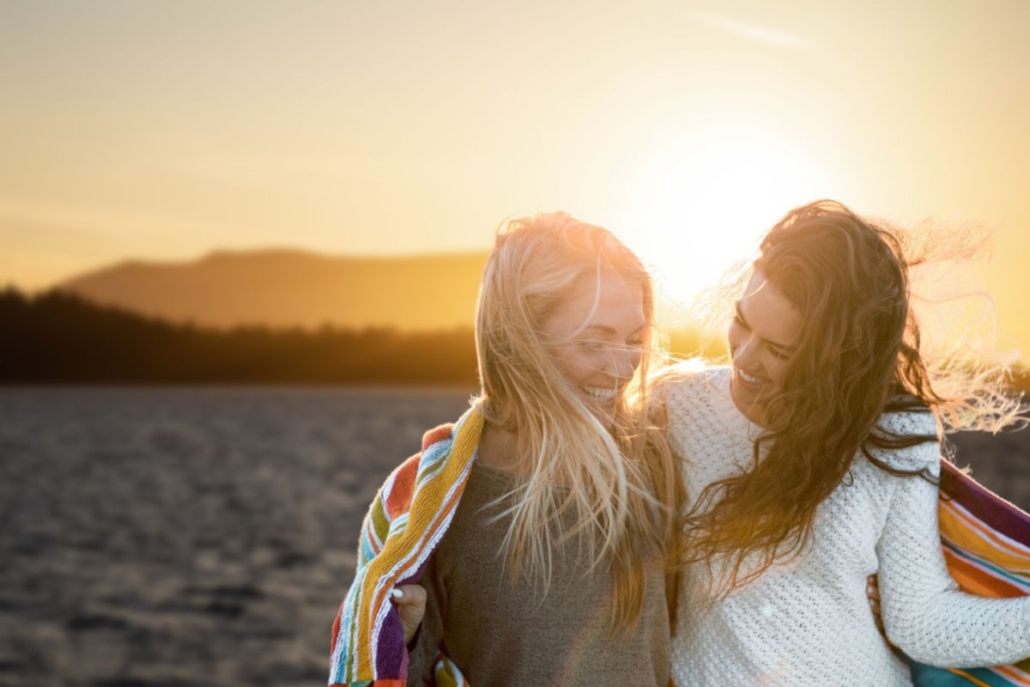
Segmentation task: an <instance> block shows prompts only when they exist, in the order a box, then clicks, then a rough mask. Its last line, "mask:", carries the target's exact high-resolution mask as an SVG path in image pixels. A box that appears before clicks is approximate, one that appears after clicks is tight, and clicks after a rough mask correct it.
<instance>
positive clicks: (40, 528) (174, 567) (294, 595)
mask: <svg viewBox="0 0 1030 687" xmlns="http://www.w3.org/2000/svg"><path fill="white" fill-rule="evenodd" d="M468 397H469V393H468V392H455V391H442V392H432V391H421V390H415V391H412V390H394V391H384V390H283V389H268V390H260V389H259V390H252V389H200V390H197V389H182V390H176V389H172V390H169V389H160V390H146V389H140V390H136V389H132V390H129V389H120V390H86V389H63V390H62V389H55V390H16V389H14V390H12V389H8V390H0V685H94V686H98V687H99V686H101V685H103V686H106V687H114V686H123V687H127V686H128V685H153V686H157V685H162V686H168V685H292V684H297V685H299V684H306V685H315V684H324V683H325V678H326V675H327V665H328V662H327V661H328V659H327V656H328V646H329V634H330V627H331V624H332V621H333V618H334V616H335V612H336V606H337V604H339V602H340V601H341V599H342V596H343V593H344V592H345V591H346V588H347V586H348V584H349V582H350V579H351V575H352V568H353V564H354V550H355V548H356V541H357V532H358V526H359V524H360V521H361V518H362V517H363V515H364V510H365V508H366V507H367V505H368V502H369V501H370V500H371V498H372V497H373V495H374V493H375V490H376V489H377V488H378V486H379V484H380V483H381V482H382V479H383V478H384V477H385V475H386V474H387V473H388V471H389V470H390V469H391V468H392V467H393V466H394V465H396V464H397V463H398V462H400V460H402V459H403V458H404V457H406V456H408V455H410V454H411V453H413V452H415V451H416V450H417V449H418V447H419V444H420V440H421V435H422V432H423V431H424V430H425V429H427V428H429V427H432V426H434V425H436V424H439V423H441V422H445V421H448V420H451V419H454V418H456V417H457V416H458V415H459V414H460V413H461V411H462V410H463V409H464V408H466V407H467V405H468Z"/></svg>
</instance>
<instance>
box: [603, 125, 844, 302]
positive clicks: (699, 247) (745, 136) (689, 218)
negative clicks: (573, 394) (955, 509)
mask: <svg viewBox="0 0 1030 687" xmlns="http://www.w3.org/2000/svg"><path fill="white" fill-rule="evenodd" d="M642 148H643V146H642ZM646 149H647V152H646V153H645V154H643V156H642V157H641V159H640V161H639V164H637V165H636V166H635V167H634V168H633V169H630V170H628V171H627V175H628V178H627V182H626V195H627V204H626V206H625V210H624V212H625V216H624V217H623V218H622V221H621V222H620V224H621V225H622V226H625V227H627V228H628V229H629V230H628V231H627V232H626V233H625V240H626V241H627V243H628V244H630V246H631V247H632V248H633V249H634V250H635V251H636V252H637V253H638V254H639V255H640V256H641V257H642V258H643V259H644V260H645V261H646V262H647V263H649V264H651V265H653V266H654V269H655V272H656V278H657V280H658V282H659V285H660V287H661V289H662V290H663V291H665V292H667V293H668V295H669V296H671V297H672V298H674V299H678V300H680V301H684V302H686V301H689V300H690V299H691V298H692V297H693V296H694V295H696V294H697V293H698V292H699V291H700V290H702V289H703V288H705V286H706V285H708V284H710V283H711V282H713V281H716V280H717V279H718V278H719V276H720V274H721V273H722V271H723V270H724V269H725V268H726V267H728V266H729V265H730V264H732V263H733V262H735V261H737V260H741V259H742V258H746V257H748V256H749V255H750V253H751V252H752V251H753V250H754V249H755V248H756V247H757V240H758V238H759V237H760V236H761V235H762V234H763V233H764V232H765V231H766V230H767V229H768V228H769V227H770V226H772V224H773V223H775V222H776V221H777V220H778V219H779V218H780V217H781V216H782V215H783V213H784V212H786V211H787V210H788V209H790V208H791V207H793V206H795V205H798V204H800V203H803V202H808V201H811V200H813V199H815V198H819V197H821V196H823V195H827V188H826V184H825V181H826V180H825V174H826V173H825V170H822V169H820V168H819V166H818V165H817V164H816V163H815V162H814V161H813V160H811V159H809V158H808V157H806V156H805V155H804V154H803V153H802V151H801V150H800V149H797V148H792V147H791V146H790V145H789V144H788V142H786V141H782V140H780V139H779V138H778V137H777V136H776V135H774V134H773V133H772V132H768V131H762V130H758V129H743V128H735V127H726V126H722V127H710V128H704V129H699V130H697V131H693V132H689V133H688V132H685V133H683V134H682V135H680V136H678V137H669V138H662V139H655V140H653V141H650V145H648V146H646ZM820 191H822V192H820ZM674 315H675V313H674Z"/></svg>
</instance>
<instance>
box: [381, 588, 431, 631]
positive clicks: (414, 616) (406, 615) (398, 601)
mask: <svg viewBox="0 0 1030 687" xmlns="http://www.w3.org/2000/svg"><path fill="white" fill-rule="evenodd" d="M390 600H391V601H392V602H393V604H394V606H396V607H397V612H398V613H400V616H401V625H402V626H403V627H404V643H405V644H411V640H412V639H413V638H414V637H415V633H416V632H417V631H418V628H419V625H421V624H422V618H424V617H425V615H426V590H425V588H424V587H422V586H420V585H417V584H404V585H401V586H399V587H395V588H394V589H392V590H391V591H390Z"/></svg>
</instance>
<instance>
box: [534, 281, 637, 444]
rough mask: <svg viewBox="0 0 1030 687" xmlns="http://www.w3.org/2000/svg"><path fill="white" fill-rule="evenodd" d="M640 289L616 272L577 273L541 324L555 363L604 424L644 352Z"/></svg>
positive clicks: (611, 414)
mask: <svg viewBox="0 0 1030 687" xmlns="http://www.w3.org/2000/svg"><path fill="white" fill-rule="evenodd" d="M649 326H650V322H648V319H647V315H646V312H645V308H644V289H643V287H642V286H641V285H640V284H637V283H633V282H631V281H627V280H626V279H624V278H623V277H622V276H620V275H619V274H617V273H615V272H612V271H604V272H602V273H601V275H600V278H597V277H595V276H594V275H585V276H583V277H581V278H580V279H579V280H578V281H577V282H576V283H575V284H574V286H573V288H572V289H571V290H570V291H569V293H568V294H567V295H566V296H565V297H564V298H563V299H562V300H561V302H560V303H559V304H558V306H557V308H555V310H554V311H553V312H552V313H550V315H549V316H548V317H547V319H546V320H545V321H544V322H543V325H542V327H541V333H542V334H543V337H544V341H545V342H546V343H547V345H548V348H549V350H550V351H551V352H552V354H553V355H554V356H555V359H556V361H557V363H558V367H559V368H560V369H561V371H562V373H563V374H564V376H565V378H566V379H567V380H568V381H569V382H571V383H572V385H573V386H574V388H575V389H576V393H577V394H578V395H579V397H580V398H581V399H582V400H583V401H584V402H585V403H586V404H587V407H589V408H590V409H591V410H592V411H593V412H594V414H595V415H596V416H597V417H598V419H600V420H601V423H602V424H603V425H605V426H609V425H610V424H611V420H612V418H613V417H614V413H615V408H616V406H617V404H618V400H619V395H620V394H621V393H622V391H623V389H624V388H625V386H626V384H627V383H628V382H629V381H630V379H631V378H632V377H633V374H634V373H635V372H636V370H637V367H639V365H640V361H641V358H642V355H643V350H642V345H643V341H644V338H645V335H646V333H647V328H648V327H649Z"/></svg>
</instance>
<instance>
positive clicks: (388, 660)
mask: <svg viewBox="0 0 1030 687" xmlns="http://www.w3.org/2000/svg"><path fill="white" fill-rule="evenodd" d="M387 603H390V602H389V601H388V602H387ZM391 606H392V604H391ZM407 669H408V648H407V646H405V644H404V627H403V626H402V625H401V614H400V613H398V612H397V608H396V607H392V608H390V610H389V611H388V612H387V614H386V619H385V620H384V621H383V627H382V629H381V630H380V631H379V653H378V655H377V656H376V675H377V676H386V677H390V678H397V677H400V676H402V675H407ZM402 671H403V672H402Z"/></svg>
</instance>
